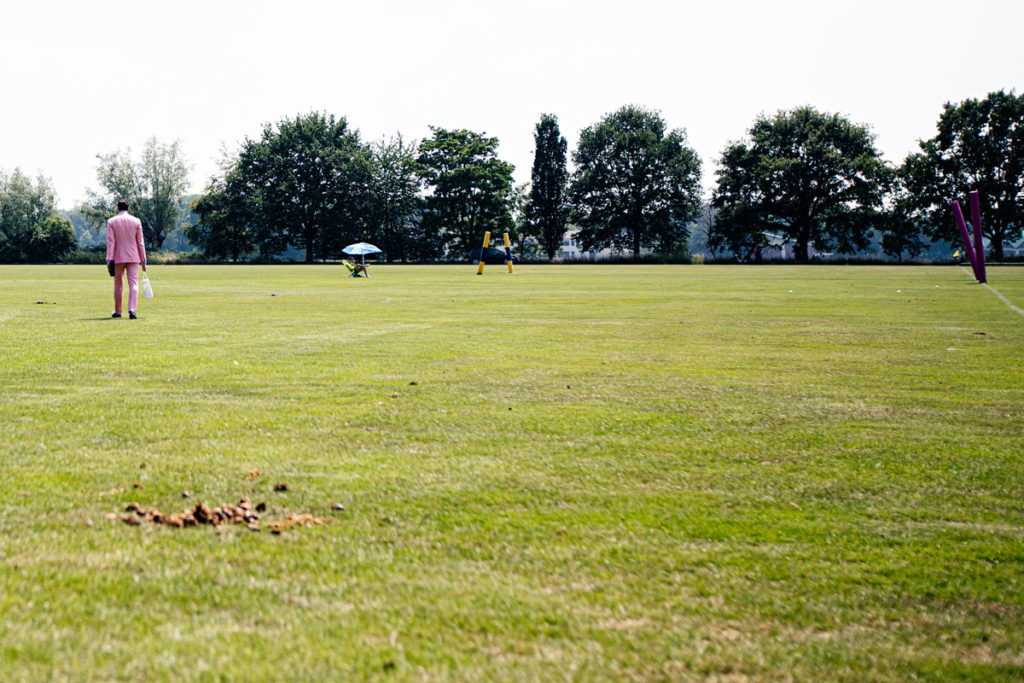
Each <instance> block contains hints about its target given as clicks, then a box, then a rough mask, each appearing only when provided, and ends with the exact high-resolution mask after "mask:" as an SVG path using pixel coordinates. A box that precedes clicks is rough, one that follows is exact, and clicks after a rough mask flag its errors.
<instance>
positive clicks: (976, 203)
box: [970, 190, 988, 284]
mask: <svg viewBox="0 0 1024 683" xmlns="http://www.w3.org/2000/svg"><path fill="white" fill-rule="evenodd" d="M970 196H971V223H973V224H974V260H975V261H976V262H977V264H978V267H977V271H978V274H977V280H978V282H981V283H983V284H984V283H985V282H987V281H988V278H987V277H986V276H985V242H984V241H983V240H982V235H981V200H980V199H979V198H978V191H977V190H974V191H973V192H971V195H970Z"/></svg>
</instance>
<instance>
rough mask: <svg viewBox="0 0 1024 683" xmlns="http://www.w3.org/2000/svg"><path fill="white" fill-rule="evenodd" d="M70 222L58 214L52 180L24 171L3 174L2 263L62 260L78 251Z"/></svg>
mask: <svg viewBox="0 0 1024 683" xmlns="http://www.w3.org/2000/svg"><path fill="white" fill-rule="evenodd" d="M75 245H76V241H75V231H74V229H73V228H72V227H71V221H69V220H68V219H67V218H63V217H61V216H59V215H58V214H57V211H56V195H55V193H54V191H53V187H52V185H51V184H50V181H49V180H48V179H47V178H45V177H44V176H42V175H40V176H39V177H38V178H36V180H35V182H33V180H32V178H30V177H29V176H27V175H26V174H25V173H23V172H22V171H21V169H17V168H16V169H14V172H13V173H11V174H10V175H7V174H4V173H0V261H2V262H5V263H24V262H36V263H38V262H43V261H59V260H61V259H62V258H64V257H65V256H67V254H68V253H69V252H70V251H71V250H73V249H74V248H75Z"/></svg>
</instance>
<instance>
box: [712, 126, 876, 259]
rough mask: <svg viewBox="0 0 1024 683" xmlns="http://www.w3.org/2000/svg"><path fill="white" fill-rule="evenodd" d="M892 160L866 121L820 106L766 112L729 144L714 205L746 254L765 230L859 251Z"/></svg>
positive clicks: (804, 254) (799, 254)
mask: <svg viewBox="0 0 1024 683" xmlns="http://www.w3.org/2000/svg"><path fill="white" fill-rule="evenodd" d="M884 174H885V165H884V163H883V162H882V160H881V157H880V155H879V153H878V151H877V150H876V149H875V144H874V137H873V135H872V134H871V132H870V131H869V130H868V129H867V128H866V127H865V126H859V125H855V124H853V123H851V122H850V121H848V120H847V119H845V118H844V117H842V116H840V115H839V114H828V113H823V112H819V111H817V110H816V109H814V108H813V107H800V108H797V109H793V110H791V111H780V112H778V113H777V114H776V115H774V116H771V117H767V116H761V117H759V118H758V119H757V120H756V121H755V122H754V125H753V127H752V128H751V129H750V131H749V140H747V141H740V142H735V143H732V144H730V145H729V146H727V147H726V149H725V151H724V152H723V153H722V161H721V168H720V169H719V170H718V171H717V172H716V175H717V176H718V189H717V190H716V191H715V196H714V200H713V202H714V205H715V206H716V207H717V208H719V209H720V210H719V213H718V222H719V226H720V228H721V230H722V233H723V234H724V235H726V236H727V238H726V241H727V243H728V244H729V245H730V246H731V248H733V250H734V251H738V252H741V253H742V252H743V251H745V250H746V249H749V248H752V247H754V246H757V245H759V244H762V243H763V240H764V238H763V234H764V233H765V232H773V233H780V234H782V235H784V236H785V237H787V238H789V239H792V240H794V241H795V242H796V245H797V249H796V258H797V259H798V260H800V261H807V260H809V254H810V252H809V248H810V246H811V244H812V243H813V244H814V245H815V246H816V247H817V248H818V249H821V250H827V249H835V250H837V251H840V252H847V253H848V252H853V251H855V250H856V249H859V248H860V249H862V248H864V247H866V246H867V244H868V242H869V235H870V232H871V229H872V228H873V227H875V225H876V222H877V217H878V210H879V209H880V208H881V204H882V195H883V185H882V183H881V179H882V177H883V176H884Z"/></svg>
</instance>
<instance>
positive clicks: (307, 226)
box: [187, 107, 701, 262]
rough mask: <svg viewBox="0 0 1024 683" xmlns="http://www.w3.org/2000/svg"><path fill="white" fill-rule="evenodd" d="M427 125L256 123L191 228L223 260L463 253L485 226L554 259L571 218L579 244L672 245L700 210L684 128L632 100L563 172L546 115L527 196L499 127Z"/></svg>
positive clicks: (306, 118) (559, 143) (596, 129)
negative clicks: (418, 132) (364, 252)
mask: <svg viewBox="0 0 1024 683" xmlns="http://www.w3.org/2000/svg"><path fill="white" fill-rule="evenodd" d="M431 132H432V135H431V137H429V138H427V139H425V140H423V141H421V142H419V143H418V144H416V143H411V144H410V143H406V142H405V141H404V140H403V139H402V138H401V137H398V138H395V139H392V140H382V141H380V142H376V143H370V144H364V143H363V142H361V141H360V139H359V133H358V131H355V130H353V129H351V128H350V127H349V125H348V122H347V121H346V120H345V119H344V118H340V119H336V118H335V117H334V116H331V115H327V114H321V113H312V114H308V115H301V116H297V117H296V118H294V119H285V120H282V121H280V122H279V123H277V124H276V125H267V126H265V127H264V129H263V132H262V135H261V136H260V137H259V138H258V139H255V140H252V139H246V140H245V141H244V142H243V144H242V147H241V150H240V151H239V153H238V155H237V157H235V158H234V159H231V160H229V162H228V163H227V164H226V165H225V168H224V171H223V173H222V174H221V175H220V176H219V177H216V178H214V179H213V181H212V183H211V184H210V186H209V187H208V188H207V191H206V193H205V194H204V195H203V196H202V197H201V198H200V199H199V201H198V202H196V204H195V205H194V209H195V212H196V213H197V214H198V216H199V221H198V223H197V224H196V225H194V226H191V227H190V228H189V229H188V232H187V235H188V238H189V240H190V241H191V242H192V243H193V244H195V245H197V246H198V247H199V248H201V249H202V250H203V251H204V252H205V253H206V254H207V255H209V256H211V257H215V258H229V259H232V260H238V259H240V258H243V257H246V256H248V255H250V254H258V255H259V256H261V257H264V258H267V257H272V256H274V255H277V254H280V253H282V252H283V251H284V250H285V249H287V248H288V247H294V248H299V249H302V250H304V251H305V258H306V261H307V262H313V261H314V260H317V259H328V258H334V257H337V256H339V255H340V253H341V250H342V248H343V247H344V246H345V245H346V244H348V243H350V242H354V241H364V240H366V241H373V242H374V243H375V244H378V245H379V246H380V247H381V248H382V249H384V251H385V253H386V255H387V258H388V259H390V260H405V259H437V258H444V257H446V256H454V257H456V258H461V257H462V256H463V255H464V254H465V253H466V252H467V251H469V250H470V249H471V248H472V247H473V246H475V245H476V244H477V243H478V242H479V240H480V238H481V236H482V235H483V233H484V232H486V231H491V232H493V233H501V232H510V233H512V234H513V236H514V238H515V240H514V241H516V242H518V243H520V244H521V243H522V241H523V239H524V238H532V240H533V242H534V243H536V244H538V245H540V247H541V249H543V251H544V252H545V253H546V254H547V255H548V256H549V257H553V256H554V255H555V254H556V253H557V251H558V249H559V247H560V246H561V244H562V239H563V236H564V233H565V231H566V226H567V224H568V223H569V222H570V221H571V222H572V223H573V224H574V225H576V226H578V228H579V235H580V239H581V240H582V242H583V244H584V245H586V247H587V248H594V249H602V248H605V247H614V248H618V249H623V250H630V251H632V252H633V253H634V254H638V253H640V250H641V249H642V248H644V247H647V246H653V247H654V248H656V249H659V250H661V251H666V252H676V251H680V250H683V249H685V244H686V238H687V236H688V230H687V224H688V223H689V222H691V221H692V220H693V218H694V217H695V216H696V214H697V212H698V211H699V209H700V205H701V188H700V169H701V165H700V160H699V158H698V157H697V154H696V153H695V152H694V151H693V150H692V149H691V148H689V147H688V146H687V144H686V136H685V133H684V132H683V131H681V130H673V131H667V130H666V126H665V123H664V121H663V120H662V119H661V117H660V116H659V115H658V114H656V113H654V112H651V111H648V110H645V109H642V108H639V107H624V108H623V109H621V110H619V111H617V112H615V113H614V114H611V115H609V116H607V117H605V118H604V119H603V120H602V121H601V122H599V123H598V124H596V125H594V126H592V127H590V128H587V129H586V130H584V131H583V133H582V135H581V141H580V146H579V149H578V150H577V151H576V153H575V154H574V156H573V161H574V162H575V164H576V167H577V170H576V173H575V174H574V175H573V176H572V178H571V179H570V178H569V175H568V172H567V168H566V142H565V138H564V137H562V136H561V134H560V131H559V129H558V122H557V119H556V118H555V117H554V116H551V115H545V116H543V117H542V118H541V121H540V123H539V124H538V125H537V128H536V132H535V138H536V142H537V152H536V157H535V161H534V168H533V174H532V180H533V182H532V191H531V193H530V194H529V195H527V194H526V193H525V190H524V188H522V187H516V186H514V184H513V180H512V173H513V170H514V168H513V166H512V165H511V164H509V163H507V162H505V161H503V160H501V159H500V158H499V157H498V154H497V148H498V140H497V138H493V137H487V136H486V135H483V134H480V133H476V132H473V131H469V130H448V129H444V128H431ZM518 216H522V217H523V219H522V220H518V221H517V220H515V218H516V217H518Z"/></svg>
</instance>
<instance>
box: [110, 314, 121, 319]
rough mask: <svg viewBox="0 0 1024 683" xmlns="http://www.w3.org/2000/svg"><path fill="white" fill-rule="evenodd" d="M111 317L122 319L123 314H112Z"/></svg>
mask: <svg viewBox="0 0 1024 683" xmlns="http://www.w3.org/2000/svg"><path fill="white" fill-rule="evenodd" d="M110 317H111V318H120V317H121V314H120V313H111V314H110Z"/></svg>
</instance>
